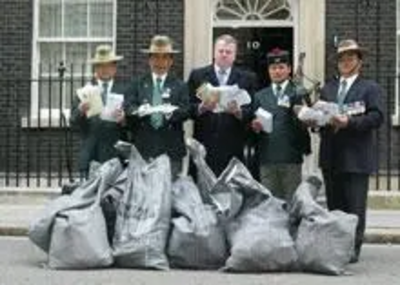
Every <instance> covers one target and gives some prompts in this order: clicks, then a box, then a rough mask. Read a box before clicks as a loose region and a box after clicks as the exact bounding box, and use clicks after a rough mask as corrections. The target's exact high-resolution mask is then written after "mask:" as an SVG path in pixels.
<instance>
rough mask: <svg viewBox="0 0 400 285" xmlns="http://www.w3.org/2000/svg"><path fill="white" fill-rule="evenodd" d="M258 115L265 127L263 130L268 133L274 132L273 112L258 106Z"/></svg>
mask: <svg viewBox="0 0 400 285" xmlns="http://www.w3.org/2000/svg"><path fill="white" fill-rule="evenodd" d="M256 117H257V119H258V120H260V122H261V125H262V127H263V131H264V132H266V133H272V130H273V117H272V114H271V113H270V112H268V111H266V110H265V109H263V108H261V107H260V108H258V109H257V111H256Z"/></svg>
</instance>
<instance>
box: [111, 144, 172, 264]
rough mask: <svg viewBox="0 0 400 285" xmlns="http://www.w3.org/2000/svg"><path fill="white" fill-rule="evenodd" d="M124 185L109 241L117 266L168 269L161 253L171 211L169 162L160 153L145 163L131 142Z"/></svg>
mask: <svg viewBox="0 0 400 285" xmlns="http://www.w3.org/2000/svg"><path fill="white" fill-rule="evenodd" d="M132 148H133V149H132V151H131V157H130V159H129V165H128V173H127V174H128V189H125V192H124V194H123V197H122V199H121V202H120V204H119V205H118V209H117V219H116V225H115V235H114V242H113V249H114V252H113V254H114V257H115V263H116V265H117V266H120V267H133V268H151V269H168V268H169V263H168V259H167V256H166V254H165V249H166V243H167V237H168V232H169V227H170V215H171V166H170V161H169V158H168V157H167V156H166V155H162V156H160V157H158V158H157V159H155V160H154V161H152V162H151V163H146V162H145V161H144V160H143V159H142V157H141V156H140V154H139V153H138V151H137V150H136V148H135V147H133V146H132Z"/></svg>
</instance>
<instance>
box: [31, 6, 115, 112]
mask: <svg viewBox="0 0 400 285" xmlns="http://www.w3.org/2000/svg"><path fill="white" fill-rule="evenodd" d="M34 3H35V7H34V9H35V21H34V38H33V63H32V78H33V79H34V81H35V82H34V83H33V84H32V108H31V113H32V115H31V117H34V116H35V115H36V117H37V116H38V114H39V112H40V113H43V115H46V114H50V113H51V112H49V111H48V110H49V109H51V110H53V109H54V110H57V111H55V112H54V113H57V112H59V109H60V107H62V109H64V110H65V109H67V111H68V109H69V108H70V102H71V96H73V94H74V90H76V88H79V87H80V86H81V85H82V83H84V82H85V81H86V80H87V79H88V78H90V76H91V71H92V70H91V65H90V64H88V61H89V59H90V58H91V57H92V56H93V54H94V51H95V48H96V46H97V45H99V44H111V45H113V46H114V43H115V37H116V32H115V31H116V0H38V1H35V2H34ZM61 62H63V63H64V65H65V67H66V71H65V73H64V74H65V76H64V78H65V82H64V83H63V84H61V83H60V80H59V77H58V76H59V72H58V67H59V65H60V63H61ZM72 79H73V80H72Z"/></svg>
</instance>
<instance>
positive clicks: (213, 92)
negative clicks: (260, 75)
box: [196, 83, 251, 111]
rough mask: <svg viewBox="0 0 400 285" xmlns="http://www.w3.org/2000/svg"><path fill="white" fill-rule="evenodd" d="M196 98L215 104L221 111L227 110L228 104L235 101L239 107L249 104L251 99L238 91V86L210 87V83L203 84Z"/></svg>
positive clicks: (247, 94) (241, 91)
mask: <svg viewBox="0 0 400 285" xmlns="http://www.w3.org/2000/svg"><path fill="white" fill-rule="evenodd" d="M196 95H197V97H198V98H199V99H200V100H202V101H203V102H215V103H217V105H218V107H219V108H217V109H220V110H222V111H224V110H227V109H228V104H229V103H230V102H232V101H235V102H236V104H237V105H238V106H239V107H240V106H243V105H247V104H250V103H251V97H250V95H249V93H248V92H247V91H246V90H244V89H240V88H239V86H238V85H226V86H218V87H216V86H212V85H211V84H210V83H206V84H203V85H202V86H200V88H199V89H198V90H197V94H196Z"/></svg>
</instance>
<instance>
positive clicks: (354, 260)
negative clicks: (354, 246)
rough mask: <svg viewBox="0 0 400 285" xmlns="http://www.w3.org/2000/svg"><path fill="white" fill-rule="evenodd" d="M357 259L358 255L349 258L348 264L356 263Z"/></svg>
mask: <svg viewBox="0 0 400 285" xmlns="http://www.w3.org/2000/svg"><path fill="white" fill-rule="evenodd" d="M358 259H359V256H358V254H353V255H352V257H351V258H350V263H353V264H354V263H357V262H358Z"/></svg>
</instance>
